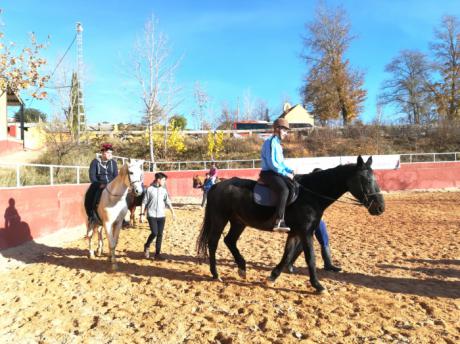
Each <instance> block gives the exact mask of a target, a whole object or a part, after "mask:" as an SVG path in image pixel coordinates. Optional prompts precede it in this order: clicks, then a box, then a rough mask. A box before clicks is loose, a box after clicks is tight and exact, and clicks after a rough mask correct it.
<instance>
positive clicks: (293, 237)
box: [268, 232, 300, 283]
mask: <svg viewBox="0 0 460 344" xmlns="http://www.w3.org/2000/svg"><path fill="white" fill-rule="evenodd" d="M299 242H300V238H299V233H295V232H291V233H289V235H288V238H287V240H286V245H285V246H284V253H283V257H282V258H281V261H280V262H279V264H278V265H277V266H276V267H275V268H274V269H273V270H272V273H271V274H270V277H269V278H268V281H269V282H273V283H274V282H275V280H276V279H277V278H278V277H279V275H280V274H281V272H282V271H283V270H284V268H285V267H286V265H287V264H288V263H289V262H291V261H292V257H293V256H294V252H295V248H296V246H297V245H298V243H299Z"/></svg>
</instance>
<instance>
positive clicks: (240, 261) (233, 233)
mask: <svg viewBox="0 0 460 344" xmlns="http://www.w3.org/2000/svg"><path fill="white" fill-rule="evenodd" d="M230 224H231V225H230V231H229V232H228V234H227V235H226V236H225V238H224V242H225V244H226V245H227V247H228V249H229V250H230V252H232V254H233V257H234V258H235V262H236V264H237V265H238V274H239V275H240V277H241V278H244V279H246V261H245V260H244V258H243V256H242V255H241V253H240V251H239V250H238V247H236V242H237V241H238V239H239V237H240V235H241V233H243V231H244V228H245V227H246V226H245V225H244V224H242V223H237V222H230Z"/></svg>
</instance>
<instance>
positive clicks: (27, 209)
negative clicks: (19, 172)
mask: <svg viewBox="0 0 460 344" xmlns="http://www.w3.org/2000/svg"><path fill="white" fill-rule="evenodd" d="M87 188H88V184H83V185H62V186H37V187H26V188H18V189H2V190H0V207H1V210H2V211H3V214H4V222H3V223H2V224H0V249H4V248H8V247H13V246H17V245H19V244H22V243H24V242H26V241H28V240H32V239H35V238H39V237H42V236H44V235H47V234H51V233H54V232H56V231H58V230H60V229H65V228H72V227H76V226H79V225H82V224H84V223H85V217H84V210H83V195H84V193H85V191H86V189H87ZM83 234H84V233H82V235H83Z"/></svg>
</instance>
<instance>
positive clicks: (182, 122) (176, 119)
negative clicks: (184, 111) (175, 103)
mask: <svg viewBox="0 0 460 344" xmlns="http://www.w3.org/2000/svg"><path fill="white" fill-rule="evenodd" d="M169 124H170V125H171V124H173V127H174V128H178V129H179V130H184V129H185V128H186V127H187V118H185V117H184V116H182V115H174V116H172V117H171V118H170V119H169Z"/></svg>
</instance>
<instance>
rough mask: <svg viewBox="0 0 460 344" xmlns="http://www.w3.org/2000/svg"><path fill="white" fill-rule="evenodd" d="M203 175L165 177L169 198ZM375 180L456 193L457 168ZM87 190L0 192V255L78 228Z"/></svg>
mask: <svg viewBox="0 0 460 344" xmlns="http://www.w3.org/2000/svg"><path fill="white" fill-rule="evenodd" d="M205 173H206V171H172V172H166V174H167V175H168V183H167V185H168V186H167V187H168V190H169V193H170V195H171V196H172V197H177V196H192V197H193V196H198V197H200V196H201V190H200V189H193V188H192V178H193V176H194V175H197V174H198V175H201V176H203V175H204V174H205ZM258 174H259V169H245V170H219V176H220V177H223V178H231V177H233V176H238V177H242V178H250V179H256V178H257V176H258ZM376 175H377V179H378V181H379V184H380V186H381V188H382V190H384V191H396V190H413V189H440V188H455V187H456V188H460V162H449V163H414V164H407V165H406V164H403V165H402V166H401V168H400V169H398V170H380V171H376ZM153 177H154V173H146V174H145V184H147V185H149V184H150V183H151V182H152V180H153ZM87 188H88V184H83V185H61V186H37V187H25V188H18V189H16V188H14V189H0V206H1V207H2V209H1V210H2V211H3V212H4V219H5V221H4V223H3V224H0V249H4V248H8V247H13V246H16V245H19V244H21V243H23V242H25V241H28V240H32V239H34V238H39V237H42V236H44V235H47V234H51V233H53V232H56V231H58V230H61V229H62V230H65V229H66V228H73V227H76V226H80V225H83V224H84V222H85V216H84V210H83V195H84V193H85V191H86V189H87Z"/></svg>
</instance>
